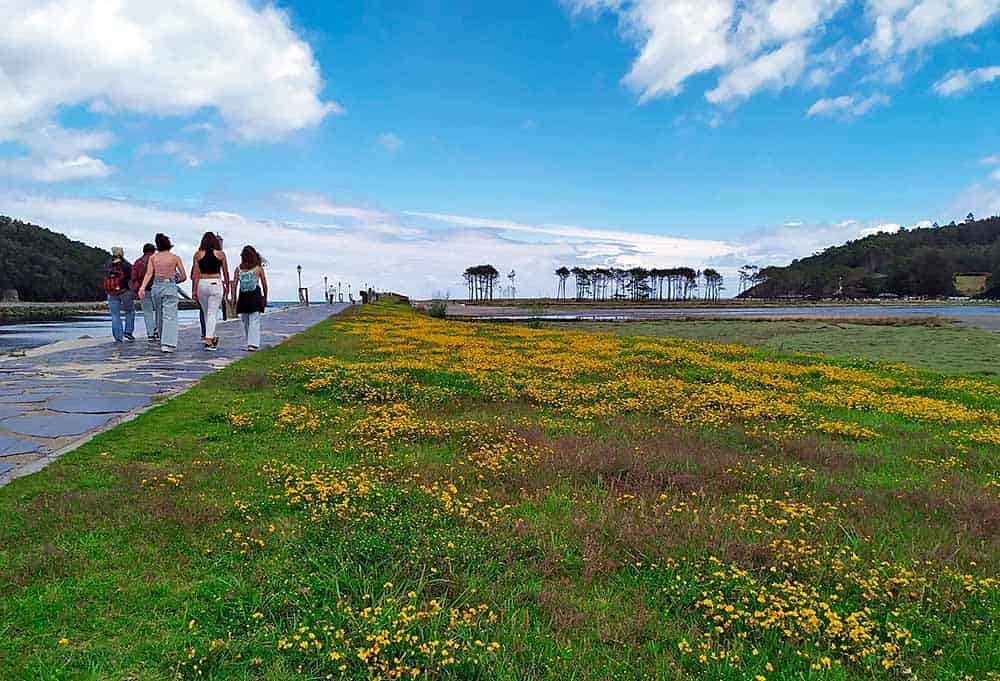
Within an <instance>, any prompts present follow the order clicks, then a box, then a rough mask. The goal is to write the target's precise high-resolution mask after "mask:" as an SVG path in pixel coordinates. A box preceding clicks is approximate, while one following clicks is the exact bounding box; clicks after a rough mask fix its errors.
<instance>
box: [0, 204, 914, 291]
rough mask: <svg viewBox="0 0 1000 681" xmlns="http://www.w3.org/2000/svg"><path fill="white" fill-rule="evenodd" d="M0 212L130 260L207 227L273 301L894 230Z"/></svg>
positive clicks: (442, 217) (742, 258)
mask: <svg viewBox="0 0 1000 681" xmlns="http://www.w3.org/2000/svg"><path fill="white" fill-rule="evenodd" d="M286 200H287V198H286ZM317 201H318V199H317ZM0 205H3V206H4V210H5V212H7V213H9V214H10V215H12V216H15V217H18V218H20V219H23V220H27V221H30V222H34V223H37V224H40V225H44V226H46V227H49V228H51V229H54V230H57V231H60V232H63V233H65V234H67V235H69V236H70V237H71V238H74V239H80V240H82V241H85V242H87V243H91V244H94V245H98V246H102V247H104V248H110V247H111V246H113V245H120V246H123V247H124V248H125V249H126V252H127V254H128V255H129V256H131V257H136V256H138V249H139V248H141V245H142V244H143V243H144V242H145V241H148V240H150V238H151V237H152V235H153V234H155V233H156V232H159V231H162V232H165V233H167V234H169V235H170V236H171V237H172V239H173V241H174V243H175V244H176V248H175V250H176V252H177V253H178V255H180V256H181V257H182V258H185V259H187V258H190V257H191V254H192V253H193V252H194V251H195V249H196V248H197V244H198V241H199V239H200V238H201V235H202V233H204V232H206V231H213V232H218V233H220V234H222V235H223V236H224V237H225V240H226V248H227V251H228V252H230V256H231V257H235V256H236V254H237V253H238V252H239V249H240V248H241V247H242V245H243V244H245V243H251V244H253V245H255V246H256V247H257V248H258V249H259V250H260V251H261V253H262V254H263V255H264V256H265V257H266V258H267V260H268V262H269V271H268V279H269V280H270V281H271V282H272V285H273V287H274V290H275V293H274V295H273V296H272V297H273V298H274V299H275V300H282V299H290V298H292V297H293V296H294V294H295V287H296V286H297V281H296V270H295V268H296V266H297V265H302V267H303V280H304V283H305V284H306V285H307V286H309V287H310V288H312V289H313V290H314V292H316V293H318V290H319V288H320V283H321V282H322V278H323V276H327V277H328V278H329V280H330V281H331V282H333V283H336V282H337V281H341V282H343V283H344V289H345V290H346V288H347V284H348V283H350V284H351V285H352V286H353V289H354V290H355V291H356V290H357V289H358V286H359V285H361V284H364V283H366V282H368V283H374V284H376V285H378V286H381V287H385V288H388V289H392V290H397V291H400V292H403V293H407V294H411V295H415V296H418V297H421V296H428V295H430V294H431V293H432V292H434V291H436V290H440V291H446V290H448V289H451V290H452V292H453V293H455V294H456V295H457V294H459V293H460V292H461V291H462V290H463V289H462V280H461V272H462V271H463V270H464V269H465V268H466V267H468V266H469V265H470V264H476V263H479V262H483V261H488V262H491V263H493V264H494V265H495V266H496V267H497V268H499V269H501V270H503V271H507V270H509V269H515V270H516V271H517V273H518V288H519V290H520V291H521V292H522V295H531V296H537V295H551V294H552V292H553V283H554V278H553V276H552V272H553V271H554V270H555V269H556V268H557V267H559V266H561V265H567V266H570V267H572V266H574V265H577V264H580V265H585V266H598V265H615V266H621V267H631V266H635V265H640V266H645V267H652V266H676V265H689V266H691V267H696V268H699V269H700V268H704V267H706V266H714V267H716V268H717V269H719V270H720V271H721V272H722V274H723V275H724V276H726V277H727V278H729V279H730V280H733V278H734V277H735V273H736V269H737V268H739V267H740V266H741V265H743V264H745V263H747V262H752V263H758V264H760V265H771V264H776V265H780V264H785V263H787V262H789V261H790V260H792V259H793V258H800V257H803V256H806V255H809V254H811V253H812V252H814V251H818V250H822V249H823V248H826V247H827V246H832V245H836V244H840V243H843V242H844V241H845V240H847V239H854V238H858V237H860V236H863V235H865V234H868V233H872V232H873V231H879V230H892V229H897V228H898V225H894V224H884V223H862V222H858V221H854V220H847V221H843V222H840V223H835V224H808V223H804V222H802V221H789V222H787V223H786V224H783V225H780V226H778V227H774V228H769V229H762V230H758V231H756V232H753V233H750V234H746V235H743V236H741V237H740V238H739V239H736V240H733V241H722V240H707V239H686V238H678V237H671V236H664V235H660V234H647V233H640V232H627V231H621V230H617V231H615V230H600V229H591V228H587V227H579V226H573V225H537V224H529V223H523V222H517V221H512V220H503V219H493V218H480V217H468V216H461V215H448V214H438V213H417V212H411V213H403V214H401V215H397V216H393V215H388V216H386V217H385V219H384V221H383V222H381V223H371V224H366V225H365V226H364V227H359V225H358V224H356V223H355V222H354V221H353V217H354V216H353V215H348V216H346V217H347V219H348V223H346V224H345V223H341V222H339V221H338V220H339V218H341V217H343V216H341V215H331V216H329V217H331V218H333V221H329V222H327V221H320V220H319V216H317V221H316V222H289V221H276V220H267V219H262V218H257V217H253V216H249V215H243V214H240V213H234V212H229V211H218V210H217V211H212V212H208V213H198V212H194V211H188V210H177V209H170V208H163V207H158V206H150V205H143V204H139V203H134V202H128V201H116V200H111V199H82V198H66V197H58V196H44V195H39V194H15V193H4V192H0ZM303 205H305V204H303ZM316 205H318V206H320V207H322V205H323V204H322V203H318V204H316ZM332 205H335V204H332Z"/></svg>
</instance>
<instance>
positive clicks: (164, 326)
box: [139, 234, 187, 352]
mask: <svg viewBox="0 0 1000 681" xmlns="http://www.w3.org/2000/svg"><path fill="white" fill-rule="evenodd" d="M153 241H155V242H156V254H155V255H153V256H152V257H151V258H150V259H149V265H151V266H147V267H146V276H145V277H143V280H142V286H140V287H139V297H140V298H143V299H144V298H145V297H146V286H147V285H148V284H150V283H152V288H151V289H150V294H151V295H152V296H153V307H154V309H155V312H156V333H157V334H158V335H159V337H160V350H161V351H163V352H175V351H176V350H177V299H178V296H179V293H178V290H177V285H178V284H180V283H183V282H184V281H186V280H187V272H185V271H184V263H183V262H181V259H180V258H178V257H177V256H176V255H174V254H173V253H171V252H170V249H171V248H173V247H174V245H173V244H172V243H170V238H169V237H168V236H167V235H165V234H157V235H156V238H155V239H153Z"/></svg>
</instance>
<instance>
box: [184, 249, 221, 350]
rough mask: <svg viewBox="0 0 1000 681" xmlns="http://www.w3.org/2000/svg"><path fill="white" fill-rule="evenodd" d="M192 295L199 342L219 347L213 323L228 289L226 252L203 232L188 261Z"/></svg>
mask: <svg viewBox="0 0 1000 681" xmlns="http://www.w3.org/2000/svg"><path fill="white" fill-rule="evenodd" d="M191 281H192V283H191V297H192V298H194V299H195V300H196V301H198V305H199V307H201V316H202V320H203V321H202V332H201V333H202V342H203V343H204V344H205V349H206V350H217V349H218V348H219V337H218V336H216V335H215V324H216V321H217V319H218V315H219V308H220V307H221V306H222V301H223V300H225V299H226V295H227V294H228V292H229V268H228V266H227V264H226V254H225V253H223V252H222V250H221V249H220V248H219V238H218V237H217V236H215V234H213V233H212V232H205V234H204V236H202V237H201V245H200V246H199V247H198V251H197V252H196V253H195V254H194V262H192V263H191Z"/></svg>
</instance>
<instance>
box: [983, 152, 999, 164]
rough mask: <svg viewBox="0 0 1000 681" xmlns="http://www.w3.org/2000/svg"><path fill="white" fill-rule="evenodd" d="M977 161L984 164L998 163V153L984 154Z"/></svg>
mask: <svg viewBox="0 0 1000 681" xmlns="http://www.w3.org/2000/svg"><path fill="white" fill-rule="evenodd" d="M979 162H980V163H982V164H983V165H984V166H992V165H997V164H1000V154H993V155H992V156H985V157H983V158H981V159H979Z"/></svg>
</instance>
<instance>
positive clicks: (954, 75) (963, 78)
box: [934, 66, 1000, 97]
mask: <svg viewBox="0 0 1000 681" xmlns="http://www.w3.org/2000/svg"><path fill="white" fill-rule="evenodd" d="M997 78H1000V66H984V67H982V68H979V69H973V70H971V71H963V70H961V69H958V70H955V71H949V72H948V73H947V74H945V77H944V78H942V79H941V80H939V81H938V82H936V83H934V92H936V93H937V94H939V95H941V96H942V97H953V96H955V95H962V94H965V93H966V92H968V91H969V90H971V89H973V88H975V87H979V86H980V85H986V84H987V83H992V82H993V81H994V80H996V79H997Z"/></svg>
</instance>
